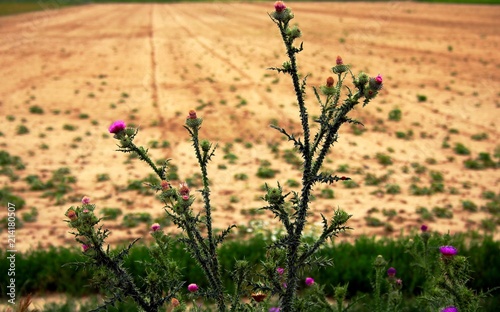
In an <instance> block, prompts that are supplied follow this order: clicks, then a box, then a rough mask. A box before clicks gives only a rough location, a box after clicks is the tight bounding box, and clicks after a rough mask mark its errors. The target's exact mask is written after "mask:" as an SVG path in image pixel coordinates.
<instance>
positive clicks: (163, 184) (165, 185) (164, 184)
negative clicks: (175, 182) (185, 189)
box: [160, 180, 170, 191]
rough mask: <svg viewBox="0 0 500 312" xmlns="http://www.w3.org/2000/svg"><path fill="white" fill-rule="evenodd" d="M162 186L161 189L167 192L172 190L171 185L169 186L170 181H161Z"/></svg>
mask: <svg viewBox="0 0 500 312" xmlns="http://www.w3.org/2000/svg"><path fill="white" fill-rule="evenodd" d="M160 185H161V189H162V190H164V191H166V190H168V189H169V188H170V185H169V184H168V181H166V180H161V182H160Z"/></svg>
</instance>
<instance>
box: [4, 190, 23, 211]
mask: <svg viewBox="0 0 500 312" xmlns="http://www.w3.org/2000/svg"><path fill="white" fill-rule="evenodd" d="M0 202H2V203H5V205H7V204H6V203H11V204H14V206H15V207H16V210H17V209H22V208H23V207H24V205H25V204H26V201H25V200H24V199H23V198H22V197H19V196H17V195H14V194H13V193H12V192H11V190H10V189H9V188H8V187H5V186H4V187H3V188H2V189H0Z"/></svg>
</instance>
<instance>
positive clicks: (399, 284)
mask: <svg viewBox="0 0 500 312" xmlns="http://www.w3.org/2000/svg"><path fill="white" fill-rule="evenodd" d="M396 285H398V286H401V285H403V280H402V279H400V278H398V279H397V280H396Z"/></svg>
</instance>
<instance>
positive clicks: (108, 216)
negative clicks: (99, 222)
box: [101, 208, 132, 220]
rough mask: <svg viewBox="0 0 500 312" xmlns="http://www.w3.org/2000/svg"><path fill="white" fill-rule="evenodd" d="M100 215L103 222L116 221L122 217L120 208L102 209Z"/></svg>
mask: <svg viewBox="0 0 500 312" xmlns="http://www.w3.org/2000/svg"><path fill="white" fill-rule="evenodd" d="M101 215H102V216H103V218H104V219H105V220H116V219H117V218H118V217H119V216H121V215H122V210H121V209H120V208H102V210H101ZM129 218H131V217H129ZM131 219H132V218H131Z"/></svg>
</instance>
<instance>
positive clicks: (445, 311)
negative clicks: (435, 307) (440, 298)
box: [441, 306, 458, 312]
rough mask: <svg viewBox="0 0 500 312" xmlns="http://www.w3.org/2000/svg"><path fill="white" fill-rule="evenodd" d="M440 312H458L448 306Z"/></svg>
mask: <svg viewBox="0 0 500 312" xmlns="http://www.w3.org/2000/svg"><path fill="white" fill-rule="evenodd" d="M441 312H458V309H457V308H455V307H454V306H449V307H446V308H444V309H443V310H441Z"/></svg>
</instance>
